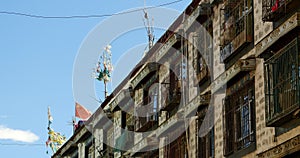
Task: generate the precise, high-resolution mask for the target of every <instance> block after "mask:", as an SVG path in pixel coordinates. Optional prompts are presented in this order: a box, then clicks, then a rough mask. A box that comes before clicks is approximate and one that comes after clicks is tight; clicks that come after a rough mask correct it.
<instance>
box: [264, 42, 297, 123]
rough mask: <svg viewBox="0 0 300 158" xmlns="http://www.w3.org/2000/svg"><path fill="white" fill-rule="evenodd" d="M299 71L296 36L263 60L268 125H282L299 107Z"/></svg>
mask: <svg viewBox="0 0 300 158" xmlns="http://www.w3.org/2000/svg"><path fill="white" fill-rule="evenodd" d="M299 71H300V67H299V48H298V39H297V38H296V39H294V40H293V41H292V42H291V43H289V44H288V45H287V46H286V47H284V48H283V49H281V50H280V51H279V52H277V53H276V54H275V55H274V56H273V57H271V58H270V59H269V60H268V61H266V62H265V75H266V76H265V77H266V83H265V84H266V88H265V90H266V121H267V125H268V126H280V125H282V124H283V123H285V122H287V121H289V120H291V119H292V115H290V114H294V112H295V111H296V110H298V109H299V77H300V76H299V75H300V72H299Z"/></svg>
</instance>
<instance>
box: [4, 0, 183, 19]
mask: <svg viewBox="0 0 300 158" xmlns="http://www.w3.org/2000/svg"><path fill="white" fill-rule="evenodd" d="M181 1H183V0H176V1H172V2H169V3H164V4H160V5H156V6H151V7H146V8H140V9H134V10H129V11H125V12H120V13H113V14H94V15H72V16H43V15H35V14H26V13H21V12H13V11H0V14H6V15H16V16H25V17H30V18H39V19H84V18H102V17H110V16H114V15H122V14H129V13H133V12H138V11H142V10H144V9H153V8H158V7H163V6H168V5H171V4H175V3H179V2H181Z"/></svg>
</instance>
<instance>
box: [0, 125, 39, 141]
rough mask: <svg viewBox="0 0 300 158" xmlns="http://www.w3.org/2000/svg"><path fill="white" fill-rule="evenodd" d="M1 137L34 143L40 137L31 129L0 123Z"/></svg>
mask: <svg viewBox="0 0 300 158" xmlns="http://www.w3.org/2000/svg"><path fill="white" fill-rule="evenodd" d="M0 139H7V140H13V141H19V142H26V143H32V142H35V141H37V140H39V137H38V136H37V135H35V134H34V133H32V132H30V131H24V130H18V129H11V128H7V127H4V126H1V125H0Z"/></svg>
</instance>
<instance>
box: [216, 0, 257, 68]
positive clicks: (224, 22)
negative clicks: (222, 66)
mask: <svg viewBox="0 0 300 158" xmlns="http://www.w3.org/2000/svg"><path fill="white" fill-rule="evenodd" d="M252 3H253V2H252V0H228V1H227V3H225V7H224V9H222V10H221V25H220V26H221V55H220V58H221V59H220V60H221V62H224V60H225V59H226V58H227V57H229V56H230V55H231V54H232V53H234V52H235V51H236V50H237V49H238V48H240V47H241V46H242V45H244V44H246V43H249V42H252V41H253V12H252V10H253V8H252V6H253V4H252Z"/></svg>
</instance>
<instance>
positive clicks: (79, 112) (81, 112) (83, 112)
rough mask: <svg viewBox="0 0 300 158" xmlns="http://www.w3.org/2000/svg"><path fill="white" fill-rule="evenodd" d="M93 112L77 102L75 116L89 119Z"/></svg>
mask: <svg viewBox="0 0 300 158" xmlns="http://www.w3.org/2000/svg"><path fill="white" fill-rule="evenodd" d="M91 115H92V114H91V112H90V111H88V110H87V109H86V108H85V107H84V106H82V105H80V104H79V103H75V116H76V117H78V118H81V119H83V120H87V119H88V118H89V117H90V116H91Z"/></svg>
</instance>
